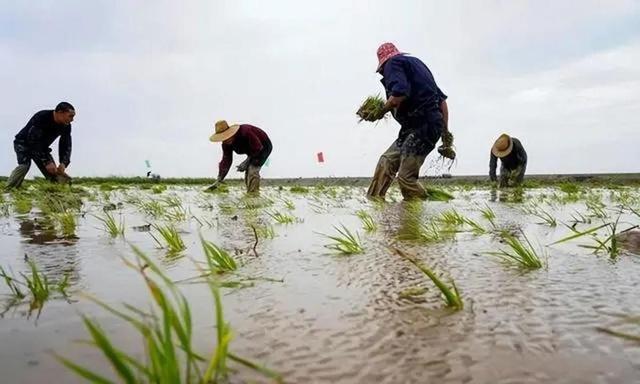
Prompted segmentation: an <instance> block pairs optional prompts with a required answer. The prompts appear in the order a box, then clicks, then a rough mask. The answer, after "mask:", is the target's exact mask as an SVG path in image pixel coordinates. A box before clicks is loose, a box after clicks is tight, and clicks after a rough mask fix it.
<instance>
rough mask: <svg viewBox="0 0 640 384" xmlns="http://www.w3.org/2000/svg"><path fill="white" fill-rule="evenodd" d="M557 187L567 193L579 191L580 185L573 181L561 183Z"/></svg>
mask: <svg viewBox="0 0 640 384" xmlns="http://www.w3.org/2000/svg"><path fill="white" fill-rule="evenodd" d="M558 189H560V190H561V191H562V192H564V193H566V194H568V195H571V194H578V193H580V187H579V186H578V185H577V184H575V183H562V184H560V185H558Z"/></svg>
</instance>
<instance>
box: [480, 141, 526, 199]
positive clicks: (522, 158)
mask: <svg viewBox="0 0 640 384" xmlns="http://www.w3.org/2000/svg"><path fill="white" fill-rule="evenodd" d="M498 159H500V163H501V165H500V188H506V187H510V186H511V187H513V186H517V185H520V184H521V183H522V180H523V179H524V173H525V171H526V170H527V152H525V150H524V147H523V146H522V143H520V140H518V139H516V138H515V137H511V136H509V135H507V134H506V133H503V134H502V135H500V137H498V140H496V142H495V143H494V144H493V147H491V155H490V160H489V178H490V179H491V181H497V180H498V178H497V177H496V168H497V166H498Z"/></svg>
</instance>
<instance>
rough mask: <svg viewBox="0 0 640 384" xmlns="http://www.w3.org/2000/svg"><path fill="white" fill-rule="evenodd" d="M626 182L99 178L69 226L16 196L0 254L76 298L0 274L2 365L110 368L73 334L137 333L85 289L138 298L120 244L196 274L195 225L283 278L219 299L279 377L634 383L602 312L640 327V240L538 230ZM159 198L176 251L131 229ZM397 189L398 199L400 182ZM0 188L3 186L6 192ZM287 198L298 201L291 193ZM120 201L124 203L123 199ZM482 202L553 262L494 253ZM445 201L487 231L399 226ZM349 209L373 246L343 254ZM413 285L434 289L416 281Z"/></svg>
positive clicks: (201, 304) (21, 378)
mask: <svg viewBox="0 0 640 384" xmlns="http://www.w3.org/2000/svg"><path fill="white" fill-rule="evenodd" d="M619 193H621V192H611V191H608V190H593V191H589V192H588V196H585V195H581V196H580V197H579V198H577V199H567V198H566V197H567V196H566V194H564V193H563V192H559V191H554V190H530V191H526V192H525V193H524V196H522V200H523V202H520V199H515V201H514V199H513V198H512V197H511V196H496V195H495V194H492V193H491V192H490V191H488V190H465V191H463V190H459V191H457V192H455V195H456V199H455V200H453V201H451V202H448V203H445V202H425V203H423V204H421V207H420V208H419V209H416V207H408V206H407V205H406V204H403V203H400V202H389V203H386V204H379V203H372V202H368V201H366V200H365V199H363V195H364V189H362V188H346V187H333V188H329V189H324V190H322V191H317V190H316V189H314V188H311V189H310V192H309V193H292V192H290V191H288V189H285V190H281V189H278V188H276V187H272V188H266V189H265V190H264V192H263V198H264V199H269V200H270V201H271V202H272V203H270V204H269V205H268V206H266V207H260V208H257V209H252V203H247V201H246V200H243V199H242V198H241V191H240V190H239V189H238V190H234V189H232V191H231V192H230V193H229V194H219V195H210V194H202V193H201V192H199V190H198V189H195V188H187V187H184V188H182V187H173V188H169V189H168V190H167V191H164V192H162V193H160V194H152V193H150V192H149V191H145V190H139V189H135V188H129V189H126V190H116V191H112V192H98V191H97V189H96V190H93V191H91V196H92V197H89V198H87V197H85V198H84V205H83V208H82V214H81V215H78V225H77V228H76V231H75V236H72V237H70V236H67V237H62V236H60V234H59V231H57V230H51V228H49V227H47V226H46V225H43V224H42V223H43V221H42V217H41V216H42V215H41V214H40V213H39V212H38V210H37V208H34V209H33V210H32V212H31V213H29V214H25V215H19V214H16V213H15V212H10V213H9V215H8V216H6V217H4V218H2V219H1V221H0V223H1V226H0V229H1V237H0V249H1V250H0V265H2V266H4V267H5V268H7V267H10V268H11V269H12V270H13V271H14V272H20V271H26V270H27V264H26V262H25V255H26V257H28V258H31V259H32V260H35V261H36V262H37V264H38V265H39V266H40V267H41V268H42V269H43V270H44V271H45V272H46V274H47V275H48V276H49V277H50V278H51V279H57V278H61V277H62V276H64V275H69V276H70V281H71V284H72V287H71V288H70V292H71V295H70V297H69V298H67V299H65V298H59V297H58V298H54V299H52V300H49V301H48V302H47V303H46V304H45V305H44V308H42V310H41V312H40V313H39V314H38V313H37V311H29V304H28V303H22V304H15V305H12V301H11V298H10V297H9V296H8V290H7V289H6V287H5V286H0V294H2V299H1V300H2V306H1V307H0V310H1V311H3V312H4V313H3V316H2V318H0V372H1V375H2V380H1V381H2V382H6V383H36V382H43V381H45V380H46V381H52V380H53V381H54V382H80V380H79V379H78V378H77V377H76V376H74V375H73V374H72V373H70V372H69V371H67V370H66V369H65V368H64V367H63V366H61V365H60V364H59V363H57V362H56V360H55V359H54V358H53V357H52V355H51V352H55V353H58V354H60V355H63V356H66V357H69V358H72V359H74V360H75V361H78V362H80V363H82V364H84V365H86V366H90V367H92V368H94V369H95V370H97V371H99V372H102V373H104V374H106V375H113V374H112V373H111V371H110V368H109V367H108V365H107V364H106V363H105V361H104V359H103V358H102V357H101V355H100V354H99V353H98V352H97V351H95V350H92V349H91V348H89V347H87V346H86V345H82V344H78V343H76V342H75V341H76V340H79V339H86V338H87V334H86V332H85V330H84V328H83V326H82V322H81V318H80V314H89V315H91V316H92V317H95V318H97V319H98V320H99V321H100V323H101V324H102V325H103V326H104V328H105V329H106V330H107V331H108V332H109V334H110V335H112V336H113V339H114V342H116V343H118V345H121V346H125V349H127V350H130V351H132V352H134V353H135V352H136V351H137V352H139V351H141V345H140V343H139V341H138V340H137V339H136V337H135V335H134V334H133V333H132V332H131V330H130V329H129V328H128V327H127V326H125V325H123V324H122V323H121V322H120V321H118V320H117V319H115V318H114V317H113V316H111V315H109V314H107V313H105V312H104V311H103V310H101V309H99V308H97V307H96V306H95V305H93V304H91V303H90V302H88V301H87V300H86V299H84V298H83V297H82V294H81V293H89V294H91V295H95V296H97V297H99V298H101V299H103V300H105V301H107V302H108V303H112V304H117V303H121V302H127V303H131V304H134V305H138V306H145V305H146V304H147V303H148V297H147V292H146V290H145V289H144V287H143V285H142V282H141V281H140V278H139V276H138V275H137V274H136V273H135V272H133V271H132V270H130V269H128V268H127V267H126V266H125V265H124V263H123V261H122V260H121V257H125V258H127V257H131V256H132V252H131V250H130V246H129V244H134V245H137V246H138V247H140V248H141V249H142V250H143V251H145V252H146V253H148V254H149V255H151V256H152V257H154V258H155V259H157V260H158V261H159V263H160V264H161V265H162V266H163V267H164V268H165V269H166V270H167V271H168V273H169V275H170V276H171V277H172V278H174V279H175V280H183V279H187V278H189V277H193V276H195V275H197V273H198V271H197V270H196V267H195V266H194V262H193V259H195V260H203V254H202V250H201V248H200V244H199V240H198V234H199V233H201V234H202V235H203V237H204V238H206V239H208V240H210V241H213V242H215V243H216V244H218V245H219V246H221V247H223V248H225V249H227V250H229V251H231V253H232V254H234V255H235V257H236V258H237V260H238V261H239V262H240V263H241V264H242V267H241V268H240V270H239V272H240V273H241V274H242V275H244V276H252V277H266V278H270V279H273V280H275V281H266V280H252V286H250V287H246V288H240V289H225V290H224V296H223V302H224V308H225V315H226V317H227V320H228V321H229V322H230V324H231V326H232V328H233V330H234V335H235V337H234V339H233V341H232V344H231V348H232V350H233V351H235V352H236V353H238V354H240V355H243V356H246V357H249V358H251V359H252V360H254V361H258V362H261V363H263V364H265V365H266V366H268V367H270V368H272V369H274V370H276V371H278V372H280V373H282V375H283V377H284V380H285V382H290V383H370V382H378V383H424V382H434V383H435V382H438V383H633V382H639V381H640V343H638V342H634V341H630V340H626V339H623V338H619V337H615V336H612V335H610V334H607V333H604V332H602V331H600V330H599V328H602V327H604V328H610V329H616V330H621V331H625V332H629V333H634V332H635V334H640V326H637V325H635V328H634V326H633V325H629V324H626V323H619V319H618V318H617V317H616V316H614V315H615V314H640V300H638V298H639V297H640V284H639V283H638V281H639V276H640V257H639V256H638V255H636V254H634V253H632V252H627V251H623V252H622V253H621V254H620V255H619V256H618V257H617V258H616V259H611V258H610V257H609V255H607V254H599V255H595V254H593V253H591V250H589V249H586V248H583V247H580V245H585V244H589V239H586V238H584V239H576V240H575V241H570V242H566V243H562V244H558V245H556V246H551V247H544V245H546V244H549V243H551V242H553V241H555V240H558V239H560V238H562V237H564V236H567V235H569V234H570V233H571V232H570V231H569V229H567V227H565V226H564V225H563V224H562V222H565V223H570V222H571V221H572V220H574V219H575V218H576V216H578V214H582V215H583V216H584V217H585V218H586V217H588V216H590V215H592V214H593V211H591V210H590V209H588V208H587V205H586V203H585V202H586V201H587V200H589V199H591V200H594V199H595V198H594V196H600V197H599V198H600V200H601V201H602V202H604V203H605V204H606V206H607V208H606V209H605V212H606V213H607V214H608V215H609V218H613V219H615V218H617V217H618V213H617V211H616V210H615V207H616V206H617V205H619V204H620V199H619V198H616V196H617V195H616V194H619ZM637 195H638V191H636V190H628V191H625V195H624V196H625V198H626V200H625V201H627V200H630V201H631V203H630V204H635V202H636V201H637V199H636V198H635V196H637ZM629 196H631V197H629ZM166 197H177V198H179V200H180V201H181V202H182V210H181V212H183V213H184V215H183V216H184V217H183V218H174V219H173V220H171V222H172V223H174V224H175V225H176V227H177V228H179V229H180V231H181V235H182V237H183V239H184V241H185V243H186V245H187V250H186V251H184V252H183V253H182V254H181V255H179V256H175V255H168V253H167V251H166V250H165V249H159V248H158V245H157V244H156V243H155V241H154V240H153V238H152V237H151V236H150V234H149V232H146V231H144V230H142V231H134V230H133V229H132V227H134V226H135V227H138V226H142V225H145V224H148V223H164V222H166V221H167V220H166V218H165V219H161V218H153V217H152V216H149V215H147V214H145V212H143V210H142V209H140V205H139V204H135V203H132V201H139V200H141V199H142V200H145V201H151V200H161V199H164V198H166ZM501 197H505V198H506V199H501ZM612 197H613V198H614V199H613V200H611V198H612ZM394 198H395V200H399V197H398V194H397V191H396V192H394ZM5 199H6V200H7V202H10V201H11V197H10V196H8V195H7V196H5ZM287 200H288V201H289V203H293V205H295V208H294V209H289V208H290V207H289V208H288V207H287V206H286V205H287V204H286V203H287ZM501 200H505V201H501ZM627 202H628V201H627ZM118 203H122V204H121V205H120V206H119V208H117V207H118V205H117V204H118ZM109 204H114V205H116V208H117V209H116V210H115V211H112V212H113V213H114V215H116V217H119V215H122V216H123V218H124V222H125V226H126V231H125V239H121V238H118V239H115V240H114V239H111V238H110V237H109V236H108V235H107V234H106V233H105V232H104V231H103V230H102V229H101V228H102V224H101V223H100V222H99V221H98V220H97V219H96V218H95V217H94V216H93V215H98V216H99V215H101V214H102V212H103V209H104V207H105V206H107V205H109ZM532 204H535V206H538V207H542V208H543V209H545V210H546V211H547V212H549V213H550V214H551V215H552V216H553V217H555V218H556V219H557V220H558V225H557V226H556V227H551V226H549V225H545V224H539V223H540V222H541V221H542V220H541V219H540V218H538V217H536V216H535V215H533V214H531V211H530V210H528V209H527V207H530V206H531V205H532ZM485 206H489V207H491V208H492V209H493V210H494V211H495V213H496V220H495V222H496V226H497V227H498V228H500V229H508V230H510V231H512V232H514V233H520V231H522V232H524V233H526V235H527V236H528V238H529V239H530V240H531V241H532V242H533V243H534V244H535V245H536V246H537V245H538V244H540V245H541V246H542V248H543V251H542V252H544V253H546V257H545V260H546V266H545V268H542V269H538V270H533V271H523V270H521V269H518V268H514V267H511V266H507V265H504V264H502V263H500V262H498V261H497V260H496V259H495V258H494V257H492V256H490V255H487V254H486V252H488V251H496V250H498V249H501V248H503V247H504V245H503V244H502V243H501V242H500V236H499V235H498V234H497V233H496V231H494V230H492V226H491V225H490V224H489V222H488V221H487V220H485V219H483V218H482V216H481V212H480V209H481V208H485ZM451 208H455V209H456V210H457V211H458V212H459V213H461V214H463V215H465V216H467V217H469V218H472V219H473V220H476V221H477V222H478V223H480V224H481V225H482V226H483V227H485V228H486V229H487V232H486V233H484V234H480V235H478V234H474V233H473V232H471V231H470V230H468V229H467V230H462V231H460V232H456V233H452V234H450V235H449V236H448V237H447V238H445V239H444V240H442V241H438V242H434V243H429V244H420V243H416V242H412V241H400V240H398V239H397V237H398V232H399V230H400V229H401V228H403V227H404V226H406V221H407V220H409V218H410V217H414V216H412V215H416V214H417V215H419V217H420V218H421V219H422V220H424V221H428V220H430V219H432V218H434V217H437V216H438V215H439V214H440V212H442V211H445V210H448V209H451ZM360 209H364V210H366V211H368V212H369V213H370V214H371V215H372V216H373V218H374V219H375V221H376V223H377V224H378V230H377V231H376V232H373V233H366V232H365V231H364V230H363V229H362V228H361V223H360V220H359V219H358V217H356V216H355V215H354V213H355V211H357V210H360ZM273 211H278V212H281V213H288V214H291V215H293V216H295V217H296V218H297V220H296V221H295V222H294V223H293V224H278V223H276V222H275V221H274V219H273V218H272V217H270V216H269V215H268V212H273ZM620 217H621V218H620V229H625V228H628V227H630V226H632V225H635V224H638V223H640V218H638V217H637V216H634V215H633V214H632V213H630V212H625V213H623V214H622V215H621V216H620ZM588 220H591V224H576V228H578V229H587V228H590V227H593V226H596V225H598V224H599V223H601V222H602V219H599V218H597V217H593V218H589V219H588ZM249 223H259V224H260V225H270V226H272V228H273V231H274V233H275V237H274V238H272V239H269V238H261V239H260V240H259V243H258V246H257V247H256V250H257V252H258V255H259V256H258V257H256V256H255V255H254V254H253V252H252V251H251V248H252V246H253V243H254V235H253V231H252V229H251V228H250V227H249ZM340 223H341V224H344V225H345V226H346V227H347V228H350V229H351V230H357V231H358V232H359V233H360V237H361V238H362V243H363V246H364V248H365V252H364V253H363V254H357V255H352V256H343V255H337V254H335V253H332V251H329V250H328V249H326V248H325V247H324V244H326V243H327V240H326V239H325V238H324V237H323V236H322V235H321V233H326V234H333V233H334V229H333V226H334V225H338V224H340ZM143 229H144V228H143ZM151 233H153V234H155V232H154V231H153V230H152V232H151ZM603 234H604V232H603ZM156 236H157V235H156ZM392 244H393V245H394V246H396V247H398V248H400V249H402V250H404V251H405V252H408V253H410V254H412V255H415V256H416V257H417V258H418V259H419V260H421V261H422V262H423V263H424V264H426V265H428V266H429V267H430V268H432V269H434V270H435V271H437V272H438V274H440V275H441V276H443V277H444V278H445V280H448V279H449V278H452V279H454V280H455V282H456V284H457V286H458V288H459V289H460V291H461V292H462V296H463V300H464V303H465V307H464V309H463V310H461V311H457V312H454V311H451V310H448V309H446V308H445V307H444V302H443V300H442V298H441V296H440V294H439V291H437V289H436V288H435V286H434V285H433V283H432V282H431V281H430V280H428V279H427V278H426V276H424V275H423V274H422V273H421V272H419V271H417V270H416V269H415V267H414V266H413V265H412V264H410V263H408V262H406V261H405V260H404V259H401V258H399V257H398V256H396V255H394V254H393V253H392V252H391V251H390V250H389V248H388V246H389V245H392ZM180 256H182V257H180ZM278 280H281V281H278ZM180 286H181V288H182V290H183V291H184V293H185V294H186V295H187V297H188V298H189V299H190V302H191V305H192V308H193V310H194V312H195V313H194V316H195V323H196V330H195V332H196V334H197V335H198V337H197V338H196V340H197V343H198V344H199V345H198V348H197V349H198V350H202V351H211V350H212V349H213V348H214V346H215V335H214V333H215V332H214V326H215V319H214V317H213V312H212V311H213V302H212V300H211V297H210V293H209V290H208V288H207V287H206V286H204V285H197V284H181V285H180ZM409 288H422V289H423V291H424V289H426V291H424V293H422V294H418V295H414V296H407V295H406V294H405V293H406V292H407V289H409ZM231 381H232V382H269V381H268V380H267V379H265V378H264V377H262V376H258V375H256V374H255V373H253V372H249V371H246V370H244V369H239V370H238V371H237V372H235V374H234V375H232V380H231Z"/></svg>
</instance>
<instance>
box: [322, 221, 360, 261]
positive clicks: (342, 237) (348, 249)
mask: <svg viewBox="0 0 640 384" xmlns="http://www.w3.org/2000/svg"><path fill="white" fill-rule="evenodd" d="M340 226H341V227H342V229H340V228H338V227H336V226H333V228H334V229H335V230H336V231H337V232H338V234H337V235H335V236H331V235H325V234H323V233H321V235H322V236H324V237H326V238H328V239H330V240H333V242H332V243H330V244H326V245H325V248H328V249H332V250H334V251H338V252H339V253H343V254H345V255H352V254H356V253H362V252H364V248H362V244H361V243H360V237H359V236H358V233H357V232H356V233H355V234H353V233H352V232H351V231H349V229H347V227H345V226H344V225H342V224H340Z"/></svg>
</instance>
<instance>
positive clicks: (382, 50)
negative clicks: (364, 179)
mask: <svg viewBox="0 0 640 384" xmlns="http://www.w3.org/2000/svg"><path fill="white" fill-rule="evenodd" d="M377 55H378V70H377V71H378V72H379V73H380V74H382V79H381V82H382V85H384V88H385V91H386V95H387V102H386V104H385V105H384V108H383V109H382V111H380V112H379V113H377V114H376V113H372V114H370V115H368V116H362V118H363V119H364V120H367V121H376V120H379V119H381V118H383V117H384V115H385V114H386V113H387V112H389V111H391V112H392V114H393V117H394V118H395V119H396V121H398V123H400V133H399V134H398V138H397V139H396V140H395V141H394V142H393V144H391V147H389V149H387V151H386V152H385V153H383V154H382V156H380V160H379V161H378V165H377V167H376V170H375V173H374V175H373V180H372V181H371V185H370V186H369V190H368V192H367V196H369V197H381V198H384V196H385V194H386V192H387V189H389V186H390V185H391V182H392V181H393V179H394V178H395V176H396V173H397V174H398V184H399V185H400V191H401V192H402V196H403V197H404V199H405V200H408V199H414V198H419V199H425V198H426V197H427V193H426V191H425V190H424V188H423V187H422V186H421V185H420V184H419V183H418V176H419V172H420V167H421V166H422V164H423V163H424V160H425V159H426V157H427V155H428V154H429V153H430V152H431V151H432V150H433V149H434V148H435V146H436V143H437V142H438V140H439V139H440V136H441V135H442V134H443V133H444V132H447V130H448V126H447V124H448V121H449V112H448V108H447V101H446V100H447V96H446V95H445V94H444V93H443V92H442V91H441V90H440V88H438V86H437V85H436V82H435V80H434V78H433V75H432V74H431V71H430V70H429V68H427V66H426V65H425V64H424V63H423V62H422V61H420V59H417V58H415V57H411V56H407V55H405V54H403V53H401V52H400V51H398V49H397V48H396V47H395V46H394V45H393V44H392V43H384V44H382V45H381V46H380V47H379V48H378V52H377Z"/></svg>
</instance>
